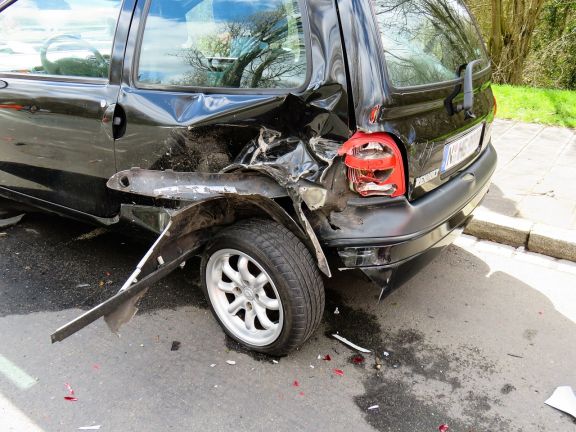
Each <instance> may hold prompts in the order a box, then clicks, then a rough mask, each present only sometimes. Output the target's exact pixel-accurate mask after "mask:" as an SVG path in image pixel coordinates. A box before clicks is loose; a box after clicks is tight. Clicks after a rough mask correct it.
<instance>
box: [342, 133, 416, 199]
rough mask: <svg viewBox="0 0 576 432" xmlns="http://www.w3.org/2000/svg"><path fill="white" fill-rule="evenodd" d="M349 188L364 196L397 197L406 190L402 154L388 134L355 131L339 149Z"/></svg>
mask: <svg viewBox="0 0 576 432" xmlns="http://www.w3.org/2000/svg"><path fill="white" fill-rule="evenodd" d="M338 154H339V155H341V156H345V157H344V164H345V165H346V167H347V169H348V182H349V184H350V188H351V189H352V190H353V191H355V192H357V193H359V194H360V195H362V196H371V195H384V196H389V197H397V196H400V195H404V193H405V192H406V186H405V185H406V182H405V177H404V163H403V161H402V153H401V152H400V149H399V148H398V146H397V145H396V142H395V141H394V140H393V139H392V137H391V136H390V135H388V134H386V133H374V134H366V133H363V132H357V133H355V134H354V135H353V136H352V138H350V139H349V140H348V141H346V142H345V143H344V145H343V146H342V147H341V148H340V149H339V150H338Z"/></svg>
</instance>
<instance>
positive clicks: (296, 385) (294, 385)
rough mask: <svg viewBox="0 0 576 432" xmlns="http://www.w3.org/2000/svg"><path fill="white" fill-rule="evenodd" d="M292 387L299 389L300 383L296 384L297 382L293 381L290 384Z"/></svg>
mask: <svg viewBox="0 0 576 432" xmlns="http://www.w3.org/2000/svg"><path fill="white" fill-rule="evenodd" d="M292 387H300V383H299V382H298V380H294V382H293V383H292Z"/></svg>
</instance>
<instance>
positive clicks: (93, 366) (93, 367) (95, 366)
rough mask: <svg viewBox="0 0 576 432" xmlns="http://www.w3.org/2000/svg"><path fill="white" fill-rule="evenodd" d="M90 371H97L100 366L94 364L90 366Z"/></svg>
mask: <svg viewBox="0 0 576 432" xmlns="http://www.w3.org/2000/svg"><path fill="white" fill-rule="evenodd" d="M92 369H94V370H99V369H100V365H99V364H97V363H94V364H93V365H92Z"/></svg>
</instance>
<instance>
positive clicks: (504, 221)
mask: <svg viewBox="0 0 576 432" xmlns="http://www.w3.org/2000/svg"><path fill="white" fill-rule="evenodd" d="M464 233H465V234H469V235H471V236H474V237H477V238H479V239H484V240H490V241H493V242H496V243H503V244H506V245H510V246H514V247H520V246H524V247H525V248H526V249H527V250H529V251H531V252H536V253H539V254H543V255H548V256H551V257H554V258H559V259H565V260H570V261H575V262H576V230H570V229H563V228H557V227H553V226H550V225H544V224H538V223H534V222H532V221H529V220H526V219H521V218H514V217H509V216H504V215H501V214H498V213H494V212H492V211H490V210H487V209H485V208H482V207H481V208H478V209H476V210H475V211H474V216H473V219H472V220H471V221H470V223H469V224H468V226H467V227H466V229H465V230H464Z"/></svg>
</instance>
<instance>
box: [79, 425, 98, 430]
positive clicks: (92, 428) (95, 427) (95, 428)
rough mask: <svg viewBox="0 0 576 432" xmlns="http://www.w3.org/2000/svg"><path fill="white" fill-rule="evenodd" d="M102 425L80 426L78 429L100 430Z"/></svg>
mask: <svg viewBox="0 0 576 432" xmlns="http://www.w3.org/2000/svg"><path fill="white" fill-rule="evenodd" d="M101 427H102V426H101V425H94V426H80V427H79V428H78V430H100V428H101Z"/></svg>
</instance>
